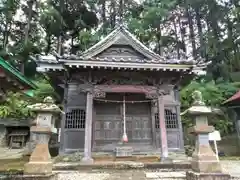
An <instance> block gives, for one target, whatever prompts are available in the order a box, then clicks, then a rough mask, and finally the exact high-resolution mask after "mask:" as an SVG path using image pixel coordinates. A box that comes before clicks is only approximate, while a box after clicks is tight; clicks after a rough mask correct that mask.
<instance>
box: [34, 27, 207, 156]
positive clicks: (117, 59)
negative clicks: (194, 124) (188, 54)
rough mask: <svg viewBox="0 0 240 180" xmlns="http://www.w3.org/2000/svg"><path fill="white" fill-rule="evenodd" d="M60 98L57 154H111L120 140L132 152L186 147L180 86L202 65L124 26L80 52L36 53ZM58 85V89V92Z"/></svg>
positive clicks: (173, 149)
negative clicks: (157, 49) (168, 55)
mask: <svg viewBox="0 0 240 180" xmlns="http://www.w3.org/2000/svg"><path fill="white" fill-rule="evenodd" d="M35 61H36V62H37V64H38V71H39V72H44V73H46V74H48V76H49V77H50V79H51V82H52V84H54V85H55V87H56V90H58V92H59V93H60V94H61V93H62V97H63V105H64V106H63V107H64V111H65V112H66V114H65V116H64V117H63V118H62V121H61V138H60V153H71V152H75V151H83V152H84V159H85V160H86V159H91V152H106V153H113V152H114V150H115V148H116V147H117V146H118V145H119V143H120V142H121V141H122V140H124V141H127V142H126V144H127V145H128V146H131V147H132V148H133V153H138V154H141V153H144V154H146V153H153V152H155V153H156V152H159V154H160V153H161V152H162V153H161V156H162V157H167V156H168V152H169V151H184V143H183V133H182V124H181V120H180V102H179V87H180V85H181V83H182V82H184V81H189V80H191V78H192V77H193V76H194V72H195V71H199V70H201V69H203V68H204V67H205V66H204V64H199V65H196V64H194V63H193V61H187V60H178V59H165V58H164V57H161V56H159V55H158V54H156V53H154V52H153V51H151V50H150V49H148V48H147V47H146V46H145V45H143V44H142V43H141V42H140V41H139V40H137V39H136V38H135V37H134V36H133V35H132V34H131V33H130V32H129V31H128V30H127V29H126V28H125V27H124V26H119V27H117V28H115V29H114V30H113V31H112V32H111V33H110V34H109V35H108V36H106V37H105V38H104V39H103V40H101V41H100V42H98V43H97V44H95V45H94V46H92V47H90V48H89V49H88V50H86V51H85V52H83V53H81V54H80V55H62V56H60V55H55V56H53V55H49V56H41V55H38V56H37V57H36V59H35ZM60 90H61V91H60Z"/></svg>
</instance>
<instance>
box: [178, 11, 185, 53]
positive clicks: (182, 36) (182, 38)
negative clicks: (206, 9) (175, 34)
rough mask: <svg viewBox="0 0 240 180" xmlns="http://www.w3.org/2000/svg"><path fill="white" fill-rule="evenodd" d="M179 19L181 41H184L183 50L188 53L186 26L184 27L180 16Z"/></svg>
mask: <svg viewBox="0 0 240 180" xmlns="http://www.w3.org/2000/svg"><path fill="white" fill-rule="evenodd" d="M177 21H178V25H179V28H180V34H181V41H182V46H183V47H182V49H183V52H184V53H185V55H186V44H185V30H184V27H182V24H181V17H180V16H179V17H178V19H177Z"/></svg>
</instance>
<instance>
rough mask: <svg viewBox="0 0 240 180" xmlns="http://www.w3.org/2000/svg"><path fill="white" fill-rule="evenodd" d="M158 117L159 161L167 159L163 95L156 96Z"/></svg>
mask: <svg viewBox="0 0 240 180" xmlns="http://www.w3.org/2000/svg"><path fill="white" fill-rule="evenodd" d="M158 116H159V125H160V134H161V161H162V160H163V161H164V160H165V159H166V158H168V144H167V130H166V124H165V110H164V101H163V95H162V94H159V95H158Z"/></svg>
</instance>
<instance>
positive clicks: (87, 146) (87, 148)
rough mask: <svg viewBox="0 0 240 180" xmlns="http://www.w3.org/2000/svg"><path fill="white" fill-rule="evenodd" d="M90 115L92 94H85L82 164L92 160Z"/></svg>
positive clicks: (91, 111) (89, 92)
mask: <svg viewBox="0 0 240 180" xmlns="http://www.w3.org/2000/svg"><path fill="white" fill-rule="evenodd" d="M92 114H93V93H92V92H91V91H88V92H87V103H86V123H85V141H84V157H83V158H82V162H84V163H93V159H92Z"/></svg>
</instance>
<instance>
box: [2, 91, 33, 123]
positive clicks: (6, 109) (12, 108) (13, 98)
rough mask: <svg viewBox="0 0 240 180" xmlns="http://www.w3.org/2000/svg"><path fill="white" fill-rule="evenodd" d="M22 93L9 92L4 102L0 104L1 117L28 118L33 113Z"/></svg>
mask: <svg viewBox="0 0 240 180" xmlns="http://www.w3.org/2000/svg"><path fill="white" fill-rule="evenodd" d="M29 103H30V102H29V100H27V99H26V98H25V97H24V95H23V94H20V93H9V94H8V95H7V98H6V100H5V101H4V103H2V104H1V105H0V117H1V118H19V119H23V118H29V117H31V116H32V115H33V113H32V112H30V111H29V109H28V108H27V106H28V105H29Z"/></svg>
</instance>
